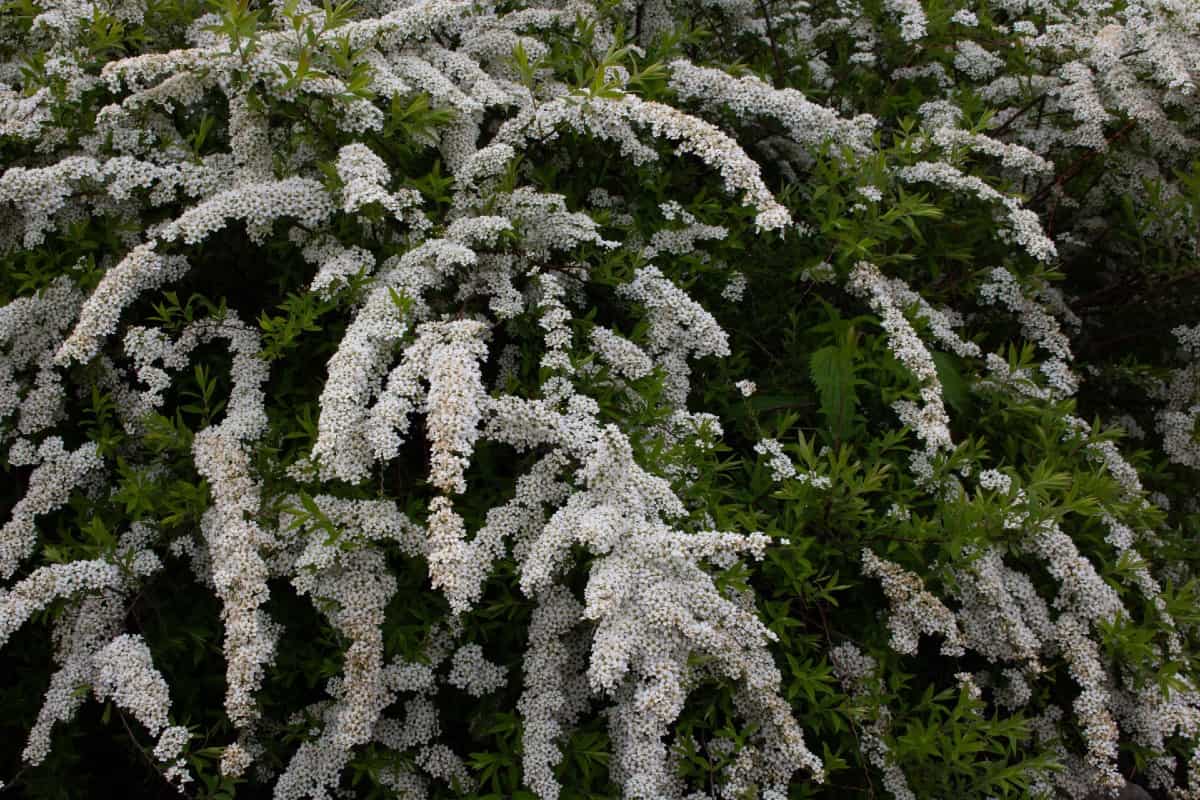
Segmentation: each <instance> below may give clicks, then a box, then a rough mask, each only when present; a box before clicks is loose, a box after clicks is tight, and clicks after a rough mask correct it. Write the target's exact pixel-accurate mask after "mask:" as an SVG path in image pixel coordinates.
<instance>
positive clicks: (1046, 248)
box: [896, 161, 1058, 261]
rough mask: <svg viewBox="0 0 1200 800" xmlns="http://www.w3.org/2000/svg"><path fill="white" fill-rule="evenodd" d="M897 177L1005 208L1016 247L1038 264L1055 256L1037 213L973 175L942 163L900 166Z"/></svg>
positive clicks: (1056, 252)
mask: <svg viewBox="0 0 1200 800" xmlns="http://www.w3.org/2000/svg"><path fill="white" fill-rule="evenodd" d="M896 177H898V178H899V179H900V180H902V181H904V182H905V183H932V184H934V185H935V186H940V187H942V188H943V189H948V190H950V191H955V192H962V193H964V194H971V195H974V196H975V197H978V198H979V199H980V200H983V201H985V202H988V203H998V204H1000V205H1002V206H1003V207H1004V210H1005V212H1006V214H1007V217H1008V226H1009V231H1010V232H1011V234H1012V237H1013V238H1014V239H1015V240H1016V242H1017V244H1018V245H1019V246H1020V247H1021V248H1023V249H1024V250H1025V251H1026V252H1027V253H1029V255H1030V256H1032V257H1033V258H1035V259H1037V260H1038V261H1052V260H1053V259H1054V258H1056V257H1057V255H1058V250H1057V248H1056V247H1055V246H1054V242H1052V241H1050V239H1049V238H1047V237H1046V233H1045V231H1043V230H1042V223H1041V222H1040V221H1039V220H1038V216H1037V214H1035V213H1033V212H1032V211H1030V210H1029V209H1027V208H1024V207H1022V205H1021V202H1020V201H1019V200H1017V199H1015V198H1013V197H1008V196H1005V195H1004V194H1002V193H1001V192H999V191H997V190H996V189H994V188H992V187H991V186H989V185H988V184H986V183H985V182H984V181H983V180H981V179H980V178H977V177H975V176H974V175H966V174H964V173H963V172H962V171H961V170H959V169H958V168H957V167H953V166H951V165H950V164H947V163H945V162H938V161H922V162H921V163H919V164H915V165H913V166H911V167H903V168H901V169H900V170H899V171H898V172H897V173H896Z"/></svg>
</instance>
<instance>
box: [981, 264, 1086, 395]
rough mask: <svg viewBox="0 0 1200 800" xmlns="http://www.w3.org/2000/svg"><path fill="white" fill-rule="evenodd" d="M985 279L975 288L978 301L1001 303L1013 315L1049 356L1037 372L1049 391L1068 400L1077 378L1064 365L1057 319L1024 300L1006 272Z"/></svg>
mask: <svg viewBox="0 0 1200 800" xmlns="http://www.w3.org/2000/svg"><path fill="white" fill-rule="evenodd" d="M989 276H990V280H988V281H986V282H984V283H983V284H982V285H981V286H980V287H979V299H980V302H982V303H984V304H985V305H991V304H994V303H1003V304H1004V305H1005V306H1006V307H1008V309H1009V310H1010V311H1012V312H1013V313H1014V314H1016V315H1017V319H1018V321H1019V322H1020V323H1021V331H1022V332H1023V333H1024V334H1025V336H1026V337H1028V338H1029V339H1030V340H1032V341H1034V342H1036V343H1037V344H1038V345H1040V346H1041V347H1042V348H1043V349H1045V350H1046V351H1047V352H1048V353H1049V354H1050V356H1051V359H1050V360H1049V361H1047V362H1046V363H1045V364H1043V365H1042V366H1041V372H1042V373H1043V374H1044V375H1045V376H1046V378H1047V381H1048V383H1049V386H1050V390H1051V392H1052V393H1053V394H1054V396H1057V397H1070V396H1071V395H1073V394H1075V392H1076V390H1077V389H1078V387H1079V379H1078V378H1077V377H1076V376H1075V374H1074V373H1073V372H1072V371H1071V369H1070V367H1069V366H1067V365H1068V363H1069V362H1070V361H1071V360H1072V358H1073V356H1072V355H1071V343H1070V341H1069V340H1068V339H1067V336H1066V334H1064V333H1063V332H1062V329H1061V328H1060V327H1059V325H1058V320H1056V319H1055V318H1054V317H1053V316H1052V315H1051V314H1050V313H1049V312H1048V311H1046V309H1044V308H1043V307H1042V306H1041V305H1039V304H1038V303H1037V302H1036V301H1034V300H1031V299H1030V298H1029V297H1027V296H1026V295H1025V293H1024V292H1022V291H1021V286H1020V285H1019V284H1018V283H1017V279H1016V277H1015V276H1014V275H1013V274H1012V273H1011V272H1009V271H1008V270H1006V269H1004V268H1003V267H996V268H994V269H993V270H992V271H991V272H990V273H989Z"/></svg>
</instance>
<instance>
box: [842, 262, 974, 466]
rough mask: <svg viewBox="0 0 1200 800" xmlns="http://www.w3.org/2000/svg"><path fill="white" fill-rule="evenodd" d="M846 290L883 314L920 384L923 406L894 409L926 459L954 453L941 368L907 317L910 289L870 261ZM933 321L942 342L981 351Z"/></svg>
mask: <svg viewBox="0 0 1200 800" xmlns="http://www.w3.org/2000/svg"><path fill="white" fill-rule="evenodd" d="M846 288H847V289H849V291H850V292H851V293H853V294H855V295H858V296H859V297H862V298H864V299H866V301H867V303H868V304H869V305H870V306H871V309H872V310H873V311H875V313H877V314H879V315H880V317H881V319H880V324H881V325H883V329H884V331H885V332H886V333H887V337H888V347H889V349H890V350H891V351H892V354H893V355H895V356H896V359H897V360H899V362H900V363H901V364H903V365H904V367H905V368H906V369H907V370H908V371H909V372H910V373H912V375H913V377H914V378H916V380H917V382H918V383H919V384H920V385H921V388H920V395H921V401H922V404H921V405H919V406H918V405H917V404H915V403H913V402H912V401H909V400H897V401H896V402H895V403H893V404H892V407H893V408H894V409H895V410H896V413H897V414H899V416H900V421H901V422H902V423H904V424H905V425H906V426H908V427H910V428H912V430H913V432H914V433H916V435H917V436H918V437H919V438H920V439H921V440H922V441H923V442H924V443H925V452H924V454H923V455H924V456H925V458H926V459H929V458H932V457H933V456H935V455H937V454H938V453H939V452H940V451H942V450H952V449H953V448H954V442H953V440H952V439H951V436H950V428H949V424H950V417H949V415H948V414H947V413H946V405H945V402H944V400H943V399H942V384H941V380H940V379H939V378H938V373H937V365H936V364H935V363H934V361H933V355H932V354H931V353H930V352H929V350H928V349H927V348H926V347H925V343H924V342H922V341H921V337H920V336H919V335H918V334H917V332H916V330H915V329H914V328H913V327H912V324H911V323H910V322H909V321H908V319H907V318H906V317H905V316H904V311H903V308H904V305H902V304H903V303H905V301H907V300H909V295H910V293H911V290H908V289H907V287H905V286H904V285H903V284H902V283H899V282H897V281H888V280H887V279H886V278H884V276H883V275H882V274H881V273H880V272H879V269H878V267H876V266H875V265H873V264H868V263H867V262H865V261H864V262H859V263H858V264H857V265H855V267H854V270H853V271H851V273H850V275H849V277H848V280H847V285H846ZM927 313H928V312H927ZM931 316H932V317H933V318H934V319H937V321H938V322H939V323H940V324H936V325H935V330H937V331H938V332H939V334H940V337H941V338H943V339H945V340H946V341H951V342H954V343H955V344H957V348H956V349H960V350H962V351H963V352H977V348H975V347H974V346H973V345H971V344H970V343H966V342H962V343H961V344H959V342H961V340H959V338H958V337H957V336H956V335H954V334H953V332H952V331H951V330H950V327H949V322H948V320H946V319H945V318H944V317H942V318H941V319H938V317H937V316H936V315H933V314H931Z"/></svg>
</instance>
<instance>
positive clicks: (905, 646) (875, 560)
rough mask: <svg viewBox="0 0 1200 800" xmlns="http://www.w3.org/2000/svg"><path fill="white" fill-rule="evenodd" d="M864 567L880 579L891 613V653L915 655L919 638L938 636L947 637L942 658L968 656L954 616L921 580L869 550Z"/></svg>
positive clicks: (889, 623) (864, 550) (864, 558)
mask: <svg viewBox="0 0 1200 800" xmlns="http://www.w3.org/2000/svg"><path fill="white" fill-rule="evenodd" d="M862 563H863V574H864V575H866V576H868V577H871V578H878V579H879V582H880V583H881V584H882V585H883V593H884V595H886V596H887V599H888V605H889V607H890V609H891V614H890V615H889V616H888V628H889V629H890V630H891V632H892V639H891V645H892V649H894V650H895V651H896V652H897V653H903V654H906V655H916V652H917V640H918V638H920V635H921V634H922V633H924V634H927V635H928V634H934V633H938V634H941V635H942V636H943V637H945V641H943V642H942V648H941V652H942V655H947V656H961V655H962V654H963V653H964V652H965V650H964V648H963V644H962V637H961V635H960V633H959V630H958V623H957V622H956V621H955V617H954V612H952V611H951V610H950V609H948V608H946V606H945V605H943V604H942V601H941V600H938V599H937V598H936V597H934V596H933V595H932V594H930V593H929V592H928V591H926V589H925V586H924V584H923V583H922V582H921V578H920V577H919V576H917V575H915V574H913V573H911V572H908V571H907V570H905V569H903V568H902V567H900V566H899V565H897V564H893V563H892V562H890V561H885V560H884V559H882V558H880V557H879V556H877V555H875V554H874V553H872V552H871V551H870V550H868V549H866V548H863V551H862Z"/></svg>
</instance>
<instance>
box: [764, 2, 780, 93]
mask: <svg viewBox="0 0 1200 800" xmlns="http://www.w3.org/2000/svg"><path fill="white" fill-rule="evenodd" d="M758 8H759V10H761V11H762V14H763V21H764V22H766V25H767V41H768V42H770V43H771V58H772V59H774V61H775V88H776V89H782V88H783V76H784V71H783V61H782V60H780V58H779V45H778V44H777V43H776V41H775V27H774V26H773V25H772V24H771V11H770V9H768V8H767V3H766V0H758Z"/></svg>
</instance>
